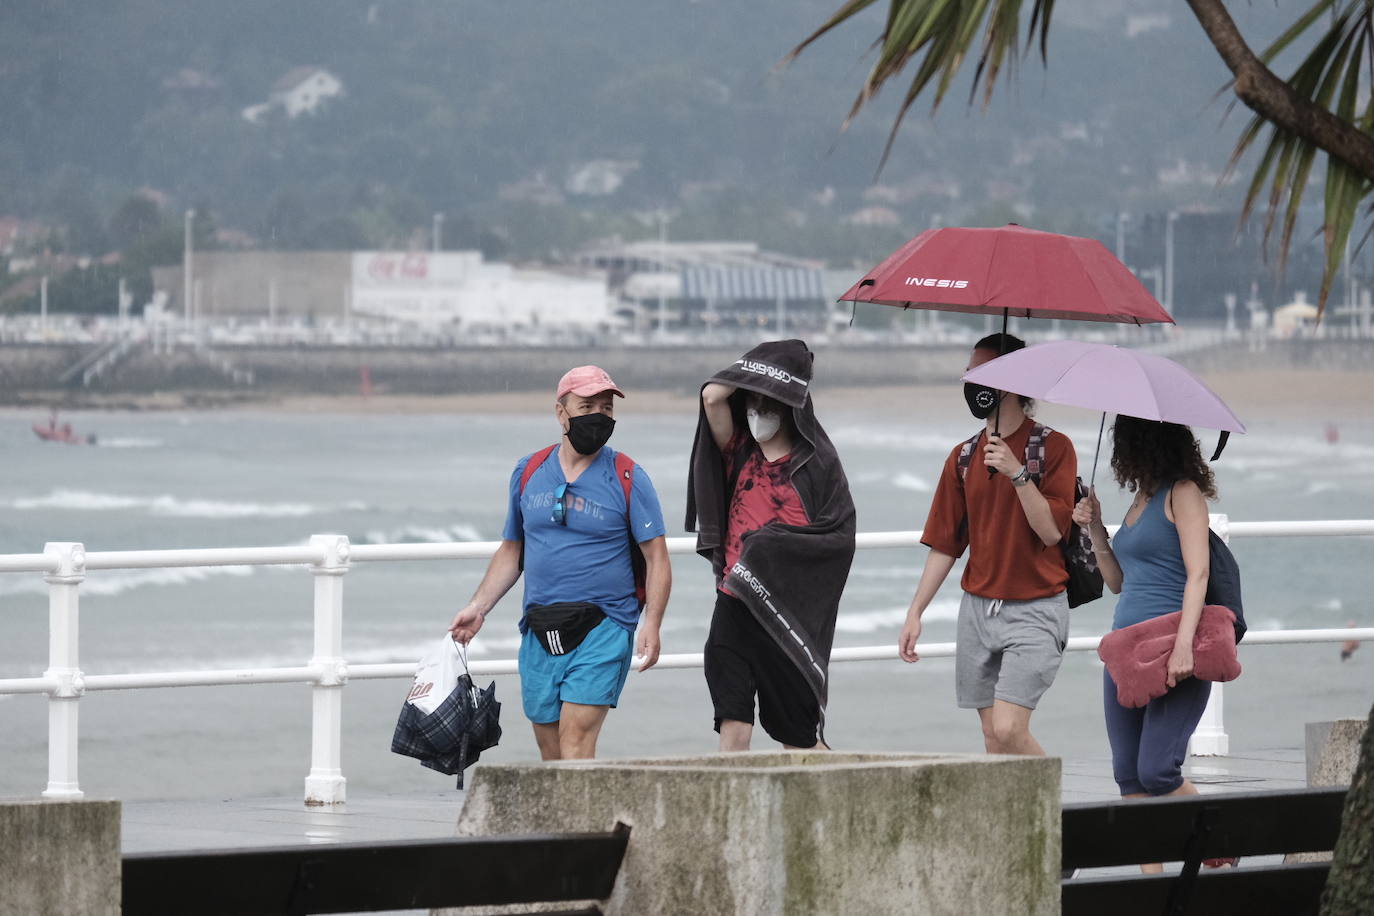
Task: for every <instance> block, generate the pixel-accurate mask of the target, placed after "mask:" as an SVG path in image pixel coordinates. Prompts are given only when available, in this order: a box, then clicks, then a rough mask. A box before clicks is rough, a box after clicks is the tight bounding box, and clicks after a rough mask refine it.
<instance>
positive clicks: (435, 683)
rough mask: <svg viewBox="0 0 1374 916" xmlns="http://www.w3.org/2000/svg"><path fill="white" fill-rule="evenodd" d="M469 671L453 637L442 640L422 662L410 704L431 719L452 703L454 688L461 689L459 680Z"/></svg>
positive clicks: (411, 688) (408, 701) (416, 675)
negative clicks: (430, 716) (444, 704)
mask: <svg viewBox="0 0 1374 916" xmlns="http://www.w3.org/2000/svg"><path fill="white" fill-rule="evenodd" d="M466 671H467V665H466V664H465V663H464V662H463V660H462V659H460V658H459V656H458V644H457V643H456V642H454V641H453V637H451V636H443V637H440V639H439V641H438V642H437V643H435V644H434V645H433V647H432V648H431V649H430V650H429V651H428V652H426V653H425V654H424V657H423V658H421V659H420V666H419V667H418V668H417V669H416V670H415V682H414V683H413V684H411V685H410V696H408V697H406V702H407V703H410V704H411V705H412V706H414V707H415V708H416V709H418V710H420V712H422V713H424V714H425V715H429V714H430V713H432V712H434V710H435V709H437V708H438V707H439V704H440V703H442V702H444V700H446V699H448V695H449V694H451V693H453V688H455V687H457V686H458V676H459V675H460V674H463V673H465V672H466Z"/></svg>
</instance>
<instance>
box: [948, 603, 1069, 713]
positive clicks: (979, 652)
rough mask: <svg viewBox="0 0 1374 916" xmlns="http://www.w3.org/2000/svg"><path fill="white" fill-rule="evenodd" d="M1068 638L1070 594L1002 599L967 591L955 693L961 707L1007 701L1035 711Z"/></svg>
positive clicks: (956, 656) (961, 611) (956, 657)
mask: <svg viewBox="0 0 1374 916" xmlns="http://www.w3.org/2000/svg"><path fill="white" fill-rule="evenodd" d="M1068 639H1069V598H1068V594H1067V593H1065V592H1060V593H1059V594H1057V595H1051V596H1049V597H1048V598H1033V599H1031V600H1029V601H1003V600H1001V599H997V598H983V597H980V596H978V595H970V594H969V593H968V592H964V600H963V601H961V602H960V603H959V627H958V635H957V637H956V640H957V642H956V648H955V653H954V692H955V697H956V699H957V700H958V703H959V706H960V708H962V709H985V708H986V707H988V706H991V705H992V701H993V700H994V699H996V700H1005V701H1006V702H1008V703H1015V704H1016V705H1017V706H1024V707H1025V708H1026V709H1034V708H1035V704H1036V703H1038V702H1040V698H1041V697H1042V696H1044V695H1045V691H1046V690H1049V689H1050V685H1051V684H1053V683H1054V676H1055V674H1057V673H1058V671H1059V663H1060V662H1061V661H1063V660H1064V645H1065V644H1066V643H1067V642H1068Z"/></svg>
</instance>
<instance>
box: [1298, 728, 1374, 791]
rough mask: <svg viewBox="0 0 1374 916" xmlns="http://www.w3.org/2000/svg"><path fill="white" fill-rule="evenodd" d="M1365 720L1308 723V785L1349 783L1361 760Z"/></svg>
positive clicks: (1340, 784)
mask: <svg viewBox="0 0 1374 916" xmlns="http://www.w3.org/2000/svg"><path fill="white" fill-rule="evenodd" d="M1365 725H1366V722H1365V720H1364V719H1337V720H1336V721H1334V722H1308V723H1307V784H1308V785H1309V786H1348V785H1350V781H1351V780H1352V779H1354V778H1355V767H1356V765H1357V764H1359V762H1360V742H1361V741H1362V740H1364V730H1365Z"/></svg>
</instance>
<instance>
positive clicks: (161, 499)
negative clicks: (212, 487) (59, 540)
mask: <svg viewBox="0 0 1374 916" xmlns="http://www.w3.org/2000/svg"><path fill="white" fill-rule="evenodd" d="M10 507H11V508H13V509H19V510H38V509H57V510H64V511H71V512H119V511H130V510H133V511H142V512H146V513H147V514H149V515H160V516H164V517H170V518H209V519H225V518H300V517H303V516H307V515H318V514H320V513H322V512H328V511H331V507H323V506H317V505H314V504H312V503H287V502H277V503H257V502H237V501H231V500H219V499H182V498H180V497H176V496H169V495H165V494H164V495H162V496H123V495H120V494H117V493H96V492H92V491H89V490H65V489H59V490H53V491H52V492H51V493H49V494H48V495H46V496H21V497H19V498H17V499H15V500H13V501H12V502H11V503H10ZM344 508H346V509H351V510H361V509H364V508H366V506H365V505H364V504H362V503H356V502H351V503H348V504H347V505H346V506H345V507H344Z"/></svg>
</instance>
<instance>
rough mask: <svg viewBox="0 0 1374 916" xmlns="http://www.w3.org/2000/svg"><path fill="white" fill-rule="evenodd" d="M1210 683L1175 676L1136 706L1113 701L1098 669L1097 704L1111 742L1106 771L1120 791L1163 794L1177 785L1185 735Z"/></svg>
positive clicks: (1108, 679) (1110, 685)
mask: <svg viewBox="0 0 1374 916" xmlns="http://www.w3.org/2000/svg"><path fill="white" fill-rule="evenodd" d="M1211 693H1212V682H1211V681H1202V680H1198V679H1197V678H1195V677H1190V678H1187V679H1186V680H1183V681H1180V682H1179V684H1178V685H1177V686H1176V687H1174V689H1173V690H1170V691H1169V692H1168V693H1166V694H1164V696H1162V697H1155V698H1154V699H1153V700H1151V701H1150V702H1149V703H1147V704H1146V705H1145V706H1142V707H1141V708H1139V709H1130V708H1129V707H1126V706H1122V705H1121V704H1120V703H1118V702H1117V700H1116V682H1115V681H1113V680H1112V676H1111V675H1110V674H1108V673H1107V672H1106V671H1103V672H1102V708H1103V710H1104V712H1105V713H1106V718H1107V740H1108V741H1110V742H1111V745H1112V775H1113V776H1115V777H1116V784H1117V785H1118V786H1119V787H1120V788H1121V794H1122V795H1168V794H1169V793H1170V792H1172V791H1174V790H1175V789H1177V788H1178V787H1179V786H1181V785H1183V761H1184V758H1186V757H1187V756H1188V739H1189V738H1191V737H1192V735H1193V729H1195V728H1197V724H1198V722H1200V721H1201V720H1202V711H1203V710H1204V709H1206V708H1207V697H1208V696H1209V695H1210V694H1211Z"/></svg>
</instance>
